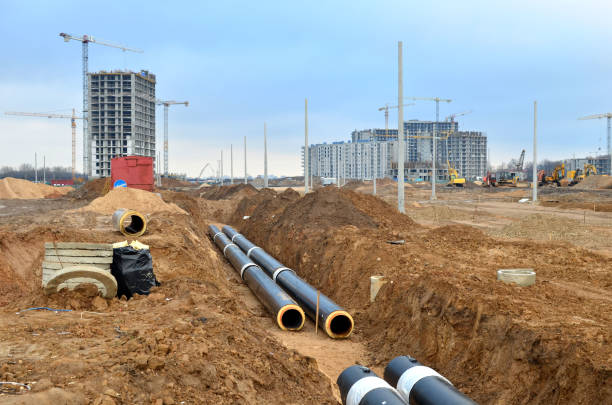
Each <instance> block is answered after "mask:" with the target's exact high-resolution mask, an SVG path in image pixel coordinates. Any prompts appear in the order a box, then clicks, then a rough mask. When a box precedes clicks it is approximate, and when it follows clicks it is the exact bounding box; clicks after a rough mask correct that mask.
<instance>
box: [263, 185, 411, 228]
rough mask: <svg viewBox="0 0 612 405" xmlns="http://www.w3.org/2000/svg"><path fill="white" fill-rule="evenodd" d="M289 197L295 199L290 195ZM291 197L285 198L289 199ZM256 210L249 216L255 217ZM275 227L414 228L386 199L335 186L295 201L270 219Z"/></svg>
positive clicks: (408, 219)
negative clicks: (296, 225)
mask: <svg viewBox="0 0 612 405" xmlns="http://www.w3.org/2000/svg"><path fill="white" fill-rule="evenodd" d="M292 198H295V196H293V197H292ZM290 200H291V198H289V199H287V201H290ZM258 211H259V210H258V209H256V210H255V212H254V214H253V217H254V218H255V219H257V215H256V214H257V212H258ZM272 219H273V222H274V226H275V227H281V228H286V229H290V228H292V227H294V226H295V224H300V227H302V226H303V227H305V228H314V229H317V228H318V229H329V228H339V227H343V226H353V227H358V228H377V227H379V226H380V227H390V228H403V229H405V230H406V229H410V228H418V227H419V226H418V225H417V224H416V223H415V222H414V221H412V220H411V219H410V218H408V217H407V216H405V215H402V214H400V213H399V212H397V211H395V210H394V209H393V208H392V207H391V206H390V205H388V204H387V203H386V202H384V201H382V200H380V199H378V198H376V197H374V196H371V195H366V194H360V193H356V192H354V191H350V190H344V189H339V188H336V187H324V188H321V189H319V190H317V191H315V192H314V193H309V194H307V195H306V196H304V197H303V198H300V199H298V200H295V202H292V203H290V204H288V205H287V206H286V208H285V209H284V210H283V211H282V213H279V214H278V215H275V218H272Z"/></svg>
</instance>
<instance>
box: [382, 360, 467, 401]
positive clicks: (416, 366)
mask: <svg viewBox="0 0 612 405" xmlns="http://www.w3.org/2000/svg"><path fill="white" fill-rule="evenodd" d="M384 378H385V381H387V382H388V383H389V384H391V386H393V387H396V388H397V391H398V392H399V393H400V395H401V396H402V398H404V400H405V401H406V403H410V404H413V405H442V404H453V405H474V404H476V402H474V401H472V400H471V399H470V398H468V397H467V396H465V395H464V394H462V393H461V392H459V391H458V390H457V389H456V388H455V387H453V385H452V384H451V382H450V381H448V380H447V379H446V378H444V377H443V376H441V375H440V374H438V373H437V372H436V371H435V370H434V369H431V368H429V367H426V366H424V365H422V364H421V363H419V362H418V361H417V360H416V359H414V358H412V357H410V356H399V357H396V358H394V359H393V360H391V362H390V363H389V364H388V365H387V367H386V368H385V374H384Z"/></svg>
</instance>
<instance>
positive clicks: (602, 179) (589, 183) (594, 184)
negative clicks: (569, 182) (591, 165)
mask: <svg viewBox="0 0 612 405" xmlns="http://www.w3.org/2000/svg"><path fill="white" fill-rule="evenodd" d="M575 188H577V189H580V190H590V189H610V188H612V177H611V176H599V175H597V176H588V177H586V178H585V179H584V180H582V181H581V182H580V183H578V184H577V185H576V187H575Z"/></svg>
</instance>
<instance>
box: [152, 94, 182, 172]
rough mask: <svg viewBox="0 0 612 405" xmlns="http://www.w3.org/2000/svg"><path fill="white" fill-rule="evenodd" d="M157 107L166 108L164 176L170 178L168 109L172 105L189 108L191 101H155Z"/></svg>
mask: <svg viewBox="0 0 612 405" xmlns="http://www.w3.org/2000/svg"><path fill="white" fill-rule="evenodd" d="M155 104H156V105H163V106H164V176H166V177H167V176H168V109H169V107H170V106H171V105H175V104H184V105H185V107H188V106H189V101H174V100H155Z"/></svg>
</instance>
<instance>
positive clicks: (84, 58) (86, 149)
mask: <svg viewBox="0 0 612 405" xmlns="http://www.w3.org/2000/svg"><path fill="white" fill-rule="evenodd" d="M59 36H60V37H62V38H64V42H70V40H73V41H79V42H81V43H82V45H83V46H82V51H81V52H82V55H81V62H82V73H83V173H85V176H89V175H90V174H91V155H92V152H91V144H90V142H89V141H90V139H89V137H88V135H87V129H88V127H89V125H88V123H89V101H88V94H87V93H88V89H89V85H88V82H87V71H88V70H89V43H90V42H92V43H94V44H98V45H104V46H108V47H111V48H117V49H121V50H122V51H123V52H127V51H129V52H136V53H143V52H144V51H143V50H142V49H134V48H128V47H126V46H123V45H118V44H113V43H110V42H106V41H101V40H98V39H94V37H92V36H91V35H83V36H80V37H79V36H75V35H70V34H66V33H64V32H60V34H59Z"/></svg>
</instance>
